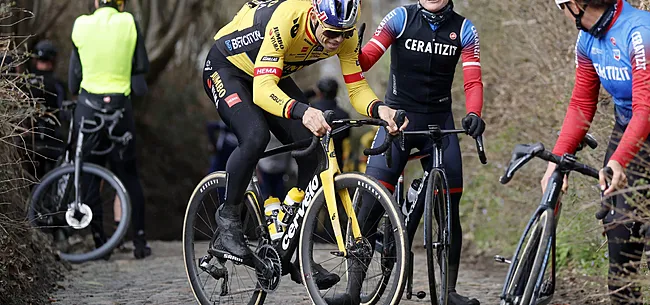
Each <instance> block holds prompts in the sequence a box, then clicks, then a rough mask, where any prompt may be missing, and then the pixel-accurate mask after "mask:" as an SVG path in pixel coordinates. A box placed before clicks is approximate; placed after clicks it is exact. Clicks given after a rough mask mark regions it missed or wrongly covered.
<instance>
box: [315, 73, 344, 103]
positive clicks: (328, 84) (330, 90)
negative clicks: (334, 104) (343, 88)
mask: <svg viewBox="0 0 650 305" xmlns="http://www.w3.org/2000/svg"><path fill="white" fill-rule="evenodd" d="M317 87H318V90H319V91H320V92H321V93H322V94H323V96H324V97H325V98H328V99H333V98H336V95H337V94H338V91H339V83H338V82H337V81H336V80H335V79H333V78H331V77H326V78H323V79H321V80H320V81H318V86H317Z"/></svg>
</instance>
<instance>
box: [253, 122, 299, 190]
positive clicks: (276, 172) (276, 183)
mask: <svg viewBox="0 0 650 305" xmlns="http://www.w3.org/2000/svg"><path fill="white" fill-rule="evenodd" d="M279 146H282V143H280V141H279V140H278V139H277V138H276V137H275V136H274V135H273V134H271V140H270V141H269V144H268V145H267V146H266V150H269V149H272V148H276V147H279ZM292 160H293V159H292V158H291V154H290V153H284V154H279V155H274V156H270V157H267V158H263V159H260V161H259V162H258V163H257V178H258V179H259V185H260V191H261V192H262V196H263V198H268V197H269V196H273V197H276V198H280V200H284V197H285V195H286V188H285V182H286V181H285V180H288V179H287V178H288V177H285V175H287V174H289V173H290V170H291V161H292Z"/></svg>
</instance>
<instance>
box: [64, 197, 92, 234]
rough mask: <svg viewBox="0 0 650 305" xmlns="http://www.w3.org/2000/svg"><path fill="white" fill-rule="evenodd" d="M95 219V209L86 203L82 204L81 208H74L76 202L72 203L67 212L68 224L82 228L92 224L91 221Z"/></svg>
mask: <svg viewBox="0 0 650 305" xmlns="http://www.w3.org/2000/svg"><path fill="white" fill-rule="evenodd" d="M92 219H93V211H92V210H91V209H90V207H89V206H88V205H86V204H83V203H82V204H80V205H79V210H75V209H74V204H71V205H70V208H68V211H67V212H65V220H66V221H67V222H68V225H69V226H71V227H73V228H75V229H77V230H81V229H84V228H86V227H88V225H89V224H90V221H91V220H92Z"/></svg>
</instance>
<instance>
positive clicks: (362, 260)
mask: <svg viewBox="0 0 650 305" xmlns="http://www.w3.org/2000/svg"><path fill="white" fill-rule="evenodd" d="M334 187H335V190H336V191H337V197H338V199H339V200H340V196H341V192H342V191H345V190H347V192H348V193H349V194H350V197H351V198H350V200H351V201H352V204H353V206H354V207H355V208H356V207H359V206H360V205H361V204H362V202H363V200H362V198H363V197H364V196H372V197H374V198H376V199H377V200H378V202H379V204H381V206H382V207H383V208H384V210H385V217H380V218H379V219H377V220H376V221H377V222H378V224H379V223H381V222H388V224H386V226H385V227H390V228H391V229H390V231H385V233H386V234H390V235H391V237H390V238H384V237H381V238H382V240H387V241H389V242H390V243H392V244H391V245H382V246H383V247H387V249H388V248H391V249H392V250H390V253H394V254H392V255H393V257H387V256H386V255H377V251H375V250H374V249H373V247H374V246H375V244H374V243H373V241H374V240H376V239H377V238H379V234H373V235H371V236H363V239H362V240H357V241H355V240H354V238H353V236H351V234H349V233H350V231H351V230H343V232H342V233H343V234H344V236H343V240H344V242H345V247H346V250H347V251H348V255H347V257H343V256H342V255H340V254H338V252H339V249H338V246H337V245H336V243H331V241H333V240H335V238H334V237H333V236H331V235H329V233H328V231H327V230H323V231H319V230H318V228H319V227H323V226H325V225H326V224H331V223H332V221H338V222H339V223H340V225H341V228H346V227H347V221H348V216H347V214H346V212H345V209H344V208H343V207H342V206H341V205H340V204H339V207H338V213H337V217H336V219H330V218H329V216H330V215H329V213H328V212H325V213H321V212H322V211H321V210H322V209H324V210H325V211H326V210H327V206H326V203H325V196H324V194H323V189H322V188H319V189H318V190H317V191H316V192H315V194H314V195H313V197H312V198H313V200H312V202H311V203H309V207H308V209H307V212H306V213H305V218H304V220H303V227H302V231H301V234H300V243H299V251H298V253H299V255H300V263H301V264H300V267H301V274H302V277H303V283H305V286H306V287H307V291H308V292H309V296H310V298H311V301H312V302H313V303H314V304H319V305H323V304H327V303H326V302H325V300H324V298H325V297H330V296H334V295H335V294H337V293H344V292H346V291H348V289H349V287H350V286H351V285H359V284H360V283H359V282H358V281H360V279H359V278H358V276H357V279H356V280H355V279H354V278H353V277H351V276H350V272H349V271H350V268H351V267H350V266H353V265H355V264H356V265H357V266H363V268H364V271H363V273H364V276H363V282H362V283H361V297H362V299H363V300H364V302H365V303H370V304H397V303H398V302H399V300H400V298H401V296H402V292H403V290H404V284H405V282H406V269H405V266H406V252H407V251H406V236H405V234H404V232H405V229H404V224H403V222H402V219H401V214H400V213H399V211H398V210H397V209H396V204H395V202H394V198H393V197H392V196H391V195H390V193H389V192H388V190H387V189H386V188H385V187H384V186H383V185H381V184H380V183H378V182H377V181H376V180H375V179H373V178H370V177H368V176H366V175H363V174H360V173H345V174H341V175H337V176H336V177H335V178H334ZM305 200H308V199H305ZM303 204H304V203H303ZM358 221H359V223H360V224H363V223H364V222H365V221H370V220H366V219H358ZM382 226H383V225H382ZM328 235H329V236H328ZM319 241H330V242H329V243H323V242H319ZM314 263H316V264H320V265H321V266H322V267H323V268H325V269H326V270H327V271H328V272H330V273H335V274H338V275H339V276H340V278H341V281H340V282H339V283H338V284H337V285H335V286H334V287H331V288H329V289H327V290H319V289H318V286H317V284H316V282H315V279H314V277H313V276H312V273H313V271H312V270H313V269H312V268H313V265H314ZM346 286H347V287H346ZM356 287H359V286H356ZM378 292H379V293H378ZM381 292H383V293H381Z"/></svg>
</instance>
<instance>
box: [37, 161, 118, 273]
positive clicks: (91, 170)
mask: <svg viewBox="0 0 650 305" xmlns="http://www.w3.org/2000/svg"><path fill="white" fill-rule="evenodd" d="M74 172H75V166H74V165H65V166H61V167H58V168H56V169H54V170H52V171H51V172H49V173H47V174H46V175H45V176H43V178H42V179H41V183H40V184H39V185H38V186H37V187H36V188H34V191H33V192H32V196H31V198H30V205H29V210H28V212H27V217H28V220H29V222H30V224H33V223H35V222H36V220H37V217H38V215H36V213H35V211H37V209H38V208H37V207H36V206H37V204H38V203H39V202H40V200H39V199H41V196H43V195H45V193H46V190H48V187H50V184H52V183H57V182H58V181H59V179H62V178H63V176H65V175H70V174H74ZM81 172H82V173H88V174H93V175H96V176H99V177H100V178H102V179H103V180H104V181H105V182H108V183H109V184H110V185H111V186H112V187H113V188H114V189H115V191H116V195H117V196H118V198H119V199H120V204H121V208H122V217H121V219H120V224H119V226H117V228H116V230H115V232H114V233H113V235H112V236H111V237H110V238H109V239H108V240H107V241H106V243H104V244H103V245H102V246H101V247H99V248H96V249H94V250H92V251H90V252H86V253H81V254H70V253H63V252H61V251H58V255H59V257H61V259H63V260H66V261H68V262H71V263H75V264H78V263H83V262H87V261H91V260H96V259H99V258H103V257H105V256H106V255H107V254H109V253H110V252H111V251H113V249H115V247H117V246H118V244H119V243H120V241H121V240H122V238H123V237H124V235H125V234H126V232H127V230H128V227H129V224H130V223H131V201H130V198H129V195H128V193H127V192H126V188H125V187H124V185H123V184H122V182H121V181H120V180H119V179H118V178H117V176H115V174H113V173H112V172H111V171H109V170H108V169H106V168H104V167H101V166H98V165H95V164H92V163H84V164H83V166H82V168H81ZM70 185H72V182H71V181H70V182H68V186H70ZM73 191H74V190H73Z"/></svg>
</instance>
